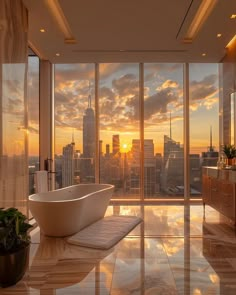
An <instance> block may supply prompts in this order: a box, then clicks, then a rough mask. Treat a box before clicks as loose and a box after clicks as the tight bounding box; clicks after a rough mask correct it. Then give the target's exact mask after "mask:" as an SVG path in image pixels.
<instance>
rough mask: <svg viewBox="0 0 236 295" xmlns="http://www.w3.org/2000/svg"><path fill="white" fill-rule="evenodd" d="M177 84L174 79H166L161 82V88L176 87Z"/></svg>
mask: <svg viewBox="0 0 236 295" xmlns="http://www.w3.org/2000/svg"><path fill="white" fill-rule="evenodd" d="M178 87H179V84H178V83H177V82H176V81H172V80H166V81H165V82H164V83H163V84H162V88H178Z"/></svg>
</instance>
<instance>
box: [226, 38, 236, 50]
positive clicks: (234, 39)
mask: <svg viewBox="0 0 236 295" xmlns="http://www.w3.org/2000/svg"><path fill="white" fill-rule="evenodd" d="M234 42H236V35H234V37H233V38H232V39H231V40H230V41H229V43H228V44H227V45H226V48H229V47H230V46H232V45H233V43H234Z"/></svg>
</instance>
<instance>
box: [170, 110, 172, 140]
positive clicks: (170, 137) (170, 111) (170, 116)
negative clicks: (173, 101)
mask: <svg viewBox="0 0 236 295" xmlns="http://www.w3.org/2000/svg"><path fill="white" fill-rule="evenodd" d="M170 139H172V134H171V111H170Z"/></svg>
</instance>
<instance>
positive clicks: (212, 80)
mask: <svg viewBox="0 0 236 295" xmlns="http://www.w3.org/2000/svg"><path fill="white" fill-rule="evenodd" d="M216 82H217V75H214V74H212V75H208V76H206V77H205V78H203V79H202V80H201V81H195V80H194V81H192V82H191V83H190V99H191V100H202V99H206V98H208V97H210V96H213V95H214V94H216V93H217V88H216V86H215V84H216Z"/></svg>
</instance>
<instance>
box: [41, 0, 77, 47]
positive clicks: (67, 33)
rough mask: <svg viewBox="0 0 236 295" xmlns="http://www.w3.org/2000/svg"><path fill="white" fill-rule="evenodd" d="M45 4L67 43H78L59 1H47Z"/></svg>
mask: <svg viewBox="0 0 236 295" xmlns="http://www.w3.org/2000/svg"><path fill="white" fill-rule="evenodd" d="M45 2H46V4H47V6H48V8H49V10H50V11H51V13H52V15H53V17H54V18H55V20H56V22H57V24H58V26H59V28H60V30H61V31H62V33H63V35H64V37H65V43H76V40H75V38H74V36H73V34H72V32H71V29H70V26H69V24H68V22H67V19H66V17H65V15H64V13H63V11H62V8H61V6H60V4H59V2H58V0H45Z"/></svg>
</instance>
